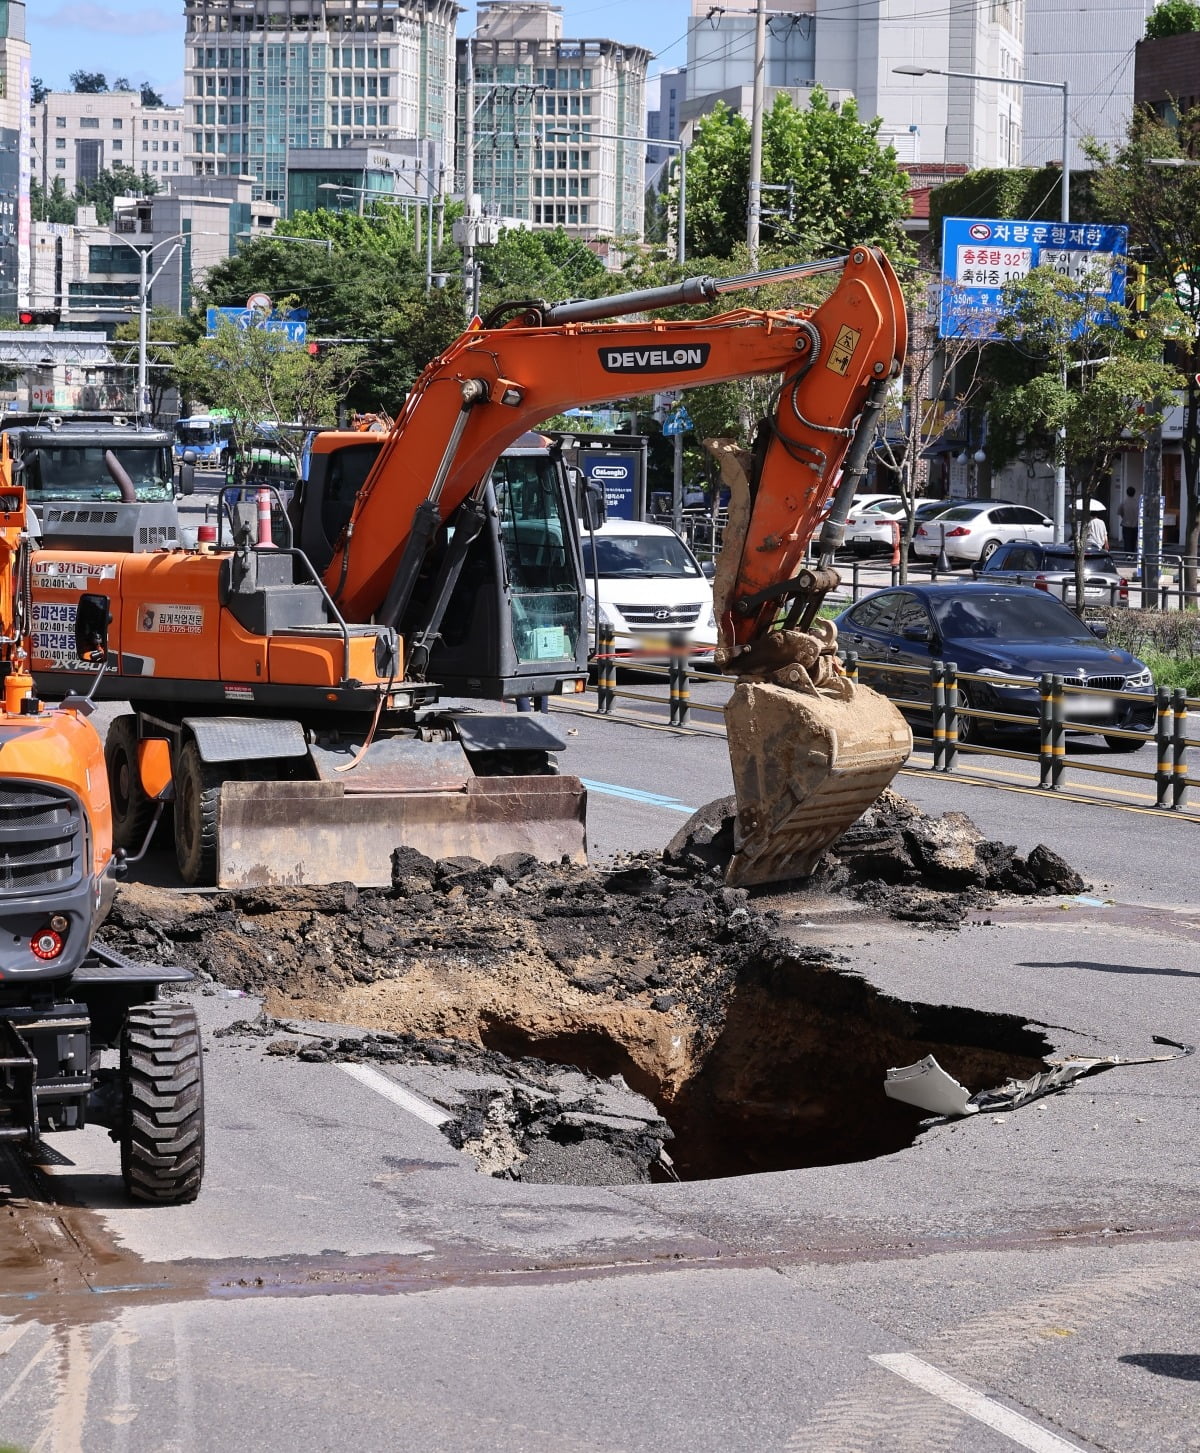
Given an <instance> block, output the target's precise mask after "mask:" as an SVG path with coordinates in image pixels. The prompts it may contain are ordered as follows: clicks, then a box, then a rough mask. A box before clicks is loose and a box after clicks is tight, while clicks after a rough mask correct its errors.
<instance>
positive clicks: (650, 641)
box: [581, 520, 717, 658]
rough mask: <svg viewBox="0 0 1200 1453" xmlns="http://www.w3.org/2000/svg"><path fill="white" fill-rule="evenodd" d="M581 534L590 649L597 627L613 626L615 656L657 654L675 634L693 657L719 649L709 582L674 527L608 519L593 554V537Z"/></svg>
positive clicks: (659, 655) (662, 652) (594, 640)
mask: <svg viewBox="0 0 1200 1453" xmlns="http://www.w3.org/2000/svg"><path fill="white" fill-rule="evenodd" d="M581 533H582V538H583V567H584V576H585V577H586V581H587V586H586V589H587V619H588V627H589V630H590V631H591V634H592V646H593V649H594V648H595V642H596V633H597V628H598V627H599V626H611V627H612V628H613V630H614V631H615V632H616V634H617V639H616V650H617V654H618V655H622V656H625V655H630V656H637V657H639V658H647V657H655V656H657V657H661V656H662V655H663V654H664V653H665V652H666V649H667V645H668V641H669V638H670V637H671V636H672V635H674V634H675V633H677V632H678V633H679V634H681V635H683V636H684V637H685V638H686V639H687V642H688V645H689V646H690V648H691V650H692V652H693V653H694V654H696V655H698V656H704V657H708V656H711V655H712V653H713V650H714V648H715V646H716V644H717V621H716V615H715V614H714V610H713V591H712V583H711V582H710V580H709V579H708V576H707V575H705V573H704V571H703V569H702V568H701V566H700V564H699V562H698V561H697V559H696V557H695V556H694V555H693V554H692V552H691V551H690V550H689V549H688V547H687V546H686V545H685V544H684V542H683V541H682V540H681V539H680V538H679V536H678V535H677V534H676V533H675V531H674V530H670V529H668V528H667V527H666V525H655V524H650V523H649V522H647V521H641V520H609V521H608V522H607V523H606V524H603V525H601V526H600V527H599V529H597V530H596V532H595V536H594V540H595V546H594V550H593V537H592V536H590V535H589V534H588V533H587V531H586V530H584V531H581ZM597 586H598V590H597ZM597 594H598V595H599V600H598V601H597Z"/></svg>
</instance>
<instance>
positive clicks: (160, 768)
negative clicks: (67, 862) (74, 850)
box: [112, 737, 175, 878]
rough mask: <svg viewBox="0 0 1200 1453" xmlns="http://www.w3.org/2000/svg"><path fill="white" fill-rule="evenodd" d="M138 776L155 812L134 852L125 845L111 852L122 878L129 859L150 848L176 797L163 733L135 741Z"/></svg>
mask: <svg viewBox="0 0 1200 1453" xmlns="http://www.w3.org/2000/svg"><path fill="white" fill-rule="evenodd" d="M137 752H138V777H139V779H140V780H141V784H142V791H143V792H145V794H146V796H147V797H149V798H150V799H151V801H152V802H153V803H154V816H153V818H151V820H150V826H149V827H148V828H147V829H146V836H145V837H144V838H143V840H142V845H141V847H140V848H139V849H138V850H137V852H136V853H127V852H126V851H125V849H124V848H121V849H119V850H118V851H117V852H116V853H114V854H113V858H112V871H113V874H114V875H115V876H116V877H118V878H123V877H124V876H125V873H126V871H127V869H128V868H129V865H130V863H137V862H140V861H141V860H142V859H143V858H144V857H145V856H146V854H147V853H148V852H149V851H150V844H151V842H152V841H153V839H154V834H155V833H156V832H157V831H158V824H159V822H160V821H161V819H162V815H163V808H165V807H166V805H167V803H168V802H173V801H174V800H175V776H174V774H173V772H172V771H171V744H170V742H168V741H167V740H166V739H165V738H164V737H144V738H143V739H142V740H141V741H140V742H139V743H138V749H137Z"/></svg>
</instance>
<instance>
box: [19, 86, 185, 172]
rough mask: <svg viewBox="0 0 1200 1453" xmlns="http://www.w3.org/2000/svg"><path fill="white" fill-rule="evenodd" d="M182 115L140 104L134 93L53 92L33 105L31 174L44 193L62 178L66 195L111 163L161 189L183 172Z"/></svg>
mask: <svg viewBox="0 0 1200 1453" xmlns="http://www.w3.org/2000/svg"><path fill="white" fill-rule="evenodd" d="M183 118H184V112H183V107H182V106H143V105H142V98H141V95H140V94H139V92H137V91H102V92H100V93H99V94H98V95H92V94H90V93H84V92H78V91H51V92H49V94H48V95H47V96H46V99H45V100H44V101H39V102H37V103H36V105H34V106H33V108H32V119H33V149H32V162H33V175H34V176H35V177H36V178H37V181H38V185H39V186H41V187H42V188H43V190H45V191H49V190H50V189H51V188H52V187H53V186H54V183H55V182H56V181H60V180H61V182H62V184H63V186H64V187H65V188H66V189H67V195H68V196H74V194H75V187H76V184H77V183H79V182H83V183H85V184H86V183H88V182H94V181H95V180H96V178H97V177H98V176H99V175H100V173H101V172H102V171H111V170H112V169H113V167H115V166H127V167H132V168H133V169H134V170H135V171H139V172H145V173H147V175H149V176H152V177H153V178H154V179H155V181H157V182H158V183H159V185H160V186H164V187H165V186H166V185H167V184H168V182H169V180H170V178H171V177H173V176H174V177H178V176H180V175H181V174H186V171H187V168H186V166H185V164H184V156H183V143H184V133H183Z"/></svg>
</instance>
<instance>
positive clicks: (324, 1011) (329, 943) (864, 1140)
mask: <svg viewBox="0 0 1200 1453" xmlns="http://www.w3.org/2000/svg"><path fill="white" fill-rule="evenodd" d="M730 832H731V829H730V826H729V823H728V821H727V818H726V816H725V813H724V805H723V804H714V805H713V808H712V809H710V810H708V811H707V812H706V813H704V814H698V815H697V820H693V822H691V823H689V824H688V827H687V828H686V829H685V831H684V832H683V833H682V834H680V835H679V837H678V838H677V839H676V840H675V841H674V842H673V843H672V844H671V845H670V847H669V848H668V849H667V850H666V852H665V853H663V854H661V855H648V854H647V855H641V856H638V857H635V858H631V859H629V860H627V861H623V862H622V863H620V864H618V865H617V866H616V867H613V868H608V869H596V868H579V867H574V866H567V865H564V866H561V867H546V866H544V865H541V864H538V863H537V862H535V861H534V860H533V859H532V858H530V857H528V856H527V855H523V854H512V855H508V856H506V857H503V858H499V859H497V860H496V862H495V863H493V864H491V865H490V866H487V865H484V864H482V863H479V862H476V861H475V860H473V859H443V860H441V861H439V862H436V863H435V862H432V861H431V860H429V859H428V858H425V857H423V856H422V855H421V854H419V853H416V852H414V851H412V850H411V849H398V850H397V851H396V853H395V855H394V862H393V882H392V887H391V889H371V890H358V889H355V888H352V887H349V886H347V885H338V886H335V887H328V888H281V889H264V890H254V891H244V892H240V893H236V894H235V893H220V894H216V895H187V894H179V893H176V892H171V891H167V890H162V889H156V888H151V887H147V886H145V885H136V884H135V885H130V886H127V887H123V888H122V889H121V891H120V893H119V895H118V899H117V903H116V905H115V907H114V910H113V913H112V916H111V918H110V920H109V922H108V925H107V926H106V929H105V937H106V938H107V939H108V940H109V941H110V942H112V943H114V944H115V945H116V946H117V947H119V948H122V949H124V950H126V951H128V952H131V953H134V954H136V955H138V956H141V957H159V958H164V957H165V958H168V959H171V960H174V961H178V962H183V963H185V964H187V965H188V966H190V967H193V968H195V969H197V970H199V971H200V972H201V973H202V974H203V975H205V976H208V977H211V978H212V979H213V980H216V981H219V982H220V983H222V984H225V985H228V986H230V987H235V988H240V989H244V990H247V991H250V992H253V993H257V994H262V995H263V996H264V998H265V1003H266V1010H267V1013H268V1014H269V1015H276V1016H278V1015H288V1016H297V1017H302V1018H309V1019H321V1020H336V1021H340V1022H343V1023H346V1024H355V1025H359V1026H363V1027H365V1028H367V1029H371V1030H377V1031H384V1032H385V1033H386V1035H387V1036H388V1038H386V1039H383V1040H377V1041H376V1047H377V1050H378V1048H379V1047H382V1048H384V1049H386V1050H387V1053H386V1054H385V1055H383V1056H382V1057H384V1058H388V1057H392V1058H397V1057H402V1056H403V1055H409V1056H417V1057H424V1060H425V1062H430V1061H429V1059H428V1056H429V1054H430V1052H431V1050H430V1046H431V1045H432V1053H433V1054H434V1055H435V1056H436V1055H437V1054H439V1053H442V1054H444V1053H447V1052H449V1051H447V1050H446V1048H445V1042H447V1041H450V1042H457V1043H458V1044H462V1045H466V1046H476V1047H478V1048H482V1049H484V1050H488V1051H498V1052H499V1053H500V1054H501V1055H504V1056H513V1057H520V1058H521V1059H522V1060H523V1061H524V1062H526V1063H527V1057H529V1056H534V1057H536V1058H538V1059H540V1060H543V1061H549V1062H552V1063H554V1064H559V1065H563V1064H566V1065H574V1066H578V1067H580V1068H582V1069H584V1070H586V1071H588V1072H590V1073H591V1074H592V1075H594V1076H598V1077H601V1078H605V1079H606V1078H608V1077H611V1076H614V1075H620V1076H621V1077H622V1078H623V1079H624V1081H625V1082H626V1083H627V1084H628V1085H629V1086H630V1087H632V1088H633V1089H634V1090H635V1091H638V1092H640V1093H641V1094H644V1095H646V1096H648V1097H649V1098H650V1099H651V1100H652V1101H653V1102H654V1104H655V1105H656V1106H657V1107H658V1108H659V1110H660V1111H661V1112H662V1113H663V1114H664V1115H665V1116H666V1118H667V1119H668V1120H669V1122H670V1125H671V1128H672V1129H673V1131H674V1133H675V1137H676V1139H675V1142H674V1144H673V1146H672V1151H671V1153H672V1155H673V1156H674V1157H675V1160H676V1162H677V1164H678V1166H679V1168H680V1173H681V1174H683V1175H688V1176H697V1175H714V1174H718V1175H719V1174H731V1173H737V1172H741V1171H745V1170H768V1169H778V1168H781V1167H783V1166H795V1165H797V1164H815V1163H822V1162H828V1161H837V1160H848V1159H858V1158H861V1157H862V1156H864V1155H875V1154H880V1153H884V1152H886V1151H888V1150H893V1149H898V1148H900V1147H901V1146H902V1145H904V1144H906V1143H908V1142H909V1141H910V1140H911V1138H912V1135H913V1133H914V1131H915V1126H916V1121H917V1117H916V1116H915V1114H914V1113H913V1112H911V1111H910V1110H909V1109H908V1108H907V1107H904V1106H900V1105H896V1104H894V1103H893V1102H890V1101H886V1100H884V1098H883V1095H882V1090H881V1085H882V1080H883V1074H884V1071H885V1069H886V1068H888V1067H889V1066H890V1065H895V1064H901V1063H908V1062H910V1061H912V1060H914V1059H917V1058H920V1057H921V1056H922V1055H924V1054H929V1053H934V1054H936V1055H937V1057H938V1060H939V1062H940V1063H941V1064H942V1065H943V1066H945V1068H946V1069H948V1070H949V1071H950V1072H951V1073H952V1074H954V1075H955V1076H956V1077H957V1078H958V1079H960V1080H961V1081H962V1082H963V1083H965V1084H967V1085H968V1086H969V1087H970V1088H972V1089H978V1088H983V1087H984V1086H985V1085H987V1084H993V1083H994V1084H998V1083H1000V1082H1001V1081H1002V1080H1004V1079H1005V1078H1007V1077H1008V1076H1009V1075H1011V1074H1031V1073H1034V1072H1036V1071H1037V1070H1038V1069H1039V1068H1041V1063H1040V1057H1041V1056H1042V1055H1043V1054H1044V1053H1045V1052H1046V1050H1047V1048H1048V1046H1047V1045H1046V1043H1045V1041H1044V1040H1043V1039H1042V1037H1041V1036H1040V1035H1038V1034H1035V1033H1033V1032H1031V1031H1029V1030H1027V1029H1025V1028H1024V1027H1023V1025H1022V1024H1021V1022H1020V1021H1019V1020H1017V1019H1015V1018H1014V1019H1004V1018H1000V1017H998V1016H988V1015H980V1014H973V1013H969V1012H967V1011H957V1010H946V1009H936V1008H932V1007H930V1006H921V1005H911V1004H903V1003H901V1002H899V1001H897V1000H892V999H889V998H887V997H886V996H884V995H881V994H879V993H878V992H877V991H876V990H874V989H873V988H872V987H871V986H870V985H868V984H866V983H865V982H864V981H862V980H861V979H859V978H858V977H857V976H856V975H854V974H852V973H850V972H848V971H847V969H846V968H845V967H844V962H845V961H844V960H841V959H840V958H839V957H838V956H837V955H834V954H831V953H830V952H829V951H827V950H824V949H818V948H806V947H804V946H798V945H797V944H795V943H793V942H789V941H787V940H785V939H784V938H783V937H782V935H781V934H780V932H779V929H778V920H777V915H775V914H774V913H773V911H772V909H771V906H770V905H771V898H770V895H769V894H760V895H758V896H757V897H756V898H754V899H751V898H750V897H749V895H747V893H746V892H745V891H743V890H739V889H730V888H727V887H726V886H725V885H724V883H723V881H722V878H721V868H722V866H723V863H724V861H725V858H726V857H727V851H728V845H729V843H730V842H731V837H730ZM723 855H724V856H723ZM1082 887H1083V883H1082V880H1081V879H1079V877H1078V875H1077V874H1075V873H1074V872H1073V870H1072V869H1071V868H1070V867H1069V866H1068V865H1067V864H1066V863H1064V862H1063V861H1062V859H1060V858H1058V857H1057V856H1056V855H1055V854H1053V853H1051V852H1050V851H1049V850H1048V849H1044V848H1037V849H1035V850H1034V851H1033V852H1032V853H1030V854H1029V856H1028V858H1022V857H1020V856H1019V855H1017V854H1016V853H1015V851H1014V850H1013V849H1012V848H1009V847H1006V846H1005V845H1004V844H1001V843H994V842H988V841H986V840H985V839H984V838H983V836H982V834H981V833H980V832H979V831H978V829H977V828H975V827H974V825H973V824H972V823H971V822H970V820H969V819H967V818H966V817H964V816H963V815H962V814H958V813H951V814H947V815H946V816H945V817H943V818H938V819H931V818H929V817H927V816H925V815H924V814H923V813H921V812H920V810H919V809H917V808H916V807H914V806H913V805H912V804H910V803H908V802H906V801H905V800H904V799H903V798H900V797H898V796H897V795H896V794H894V793H891V792H888V793H885V794H884V796H883V797H882V798H881V799H880V801H879V803H877V804H876V806H875V807H873V808H872V809H871V810H870V811H869V812H868V813H867V814H866V815H865V816H864V817H863V818H862V819H861V820H860V821H859V822H858V823H857V824H856V825H855V826H854V827H853V828H852V829H851V830H850V831H849V832H848V833H847V834H846V835H845V836H844V837H843V838H842V839H841V840H840V841H839V842H838V844H837V845H836V846H835V849H834V850H833V851H832V852H831V853H829V854H827V855H826V858H825V859H824V860H823V861H822V863H821V865H820V866H819V868H818V871H817V873H815V874H814V875H813V878H812V879H810V880H808V883H807V885H806V886H805V888H804V890H803V891H809V892H811V893H813V894H819V895H827V894H829V893H830V892H839V893H844V894H850V895H853V896H854V897H856V898H858V899H861V900H862V901H864V902H865V903H866V904H868V905H869V906H870V907H871V908H872V909H873V910H875V911H882V912H887V913H890V914H892V915H894V916H896V917H901V918H908V919H915V920H917V921H920V922H922V923H924V924H929V925H932V926H934V927H947V928H952V927H957V926H958V924H959V923H960V922H961V919H962V917H963V915H964V913H965V912H967V911H968V910H970V909H978V908H979V907H981V906H984V905H985V904H986V903H988V902H989V901H990V895H991V894H992V893H994V892H996V891H1003V892H1009V893H1012V892H1017V893H1033V894H1039V893H1052V892H1078V891H1079V890H1080V889H1082ZM354 1044H356V1045H358V1046H359V1049H358V1050H355V1049H354V1048H353V1046H348V1045H341V1044H337V1043H334V1042H332V1041H330V1042H328V1043H327V1044H326V1045H323V1046H319V1047H318V1048H319V1049H320V1052H321V1055H322V1056H329V1055H336V1056H339V1057H345V1056H347V1055H348V1054H352V1053H361V1052H362V1050H361V1045H362V1041H361V1040H358V1041H354ZM439 1045H440V1046H441V1047H440V1048H439ZM372 1052H376V1051H372ZM534 1073H535V1074H536V1073H537V1071H536V1070H535V1072H534ZM518 1078H522V1079H523V1080H524V1081H526V1082H528V1080H529V1075H528V1073H526V1072H525V1070H524V1067H523V1066H522V1067H520V1073H519V1075H518ZM488 1103H490V1102H488ZM477 1108H478V1110H479V1114H480V1115H481V1116H482V1117H483V1118H484V1120H486V1116H487V1110H488V1104H487V1103H483V1102H480V1105H479V1106H478V1107H477ZM527 1110H528V1106H526V1107H525V1109H522V1107H521V1105H519V1104H518V1103H517V1102H516V1101H512V1102H511V1103H510V1105H509V1110H508V1121H509V1123H510V1124H512V1123H515V1121H517V1120H519V1119H520V1118H521V1116H522V1115H523V1114H525V1113H526V1111H527ZM534 1118H536V1117H534ZM484 1128H485V1127H484V1126H483V1123H482V1121H481V1123H480V1125H477V1126H476V1127H475V1132H471V1130H470V1127H468V1129H467V1130H465V1131H464V1132H463V1134H464V1135H466V1136H467V1137H468V1138H469V1137H470V1134H471V1133H475V1137H476V1139H478V1138H479V1136H480V1135H482V1134H483V1132H484ZM535 1138H536V1136H535ZM524 1153H525V1154H528V1149H527V1148H526V1150H525V1151H524ZM509 1169H511V1166H510V1167H509Z"/></svg>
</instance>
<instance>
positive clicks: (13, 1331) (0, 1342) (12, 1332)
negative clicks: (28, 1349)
mask: <svg viewBox="0 0 1200 1453" xmlns="http://www.w3.org/2000/svg"><path fill="white" fill-rule="evenodd" d="M28 1331H29V1323H28V1322H21V1323H20V1324H18V1325H17V1326H12V1327H3V1328H0V1357H6V1356H7V1355H8V1354H9V1353H10V1352H11V1351H12V1350H13V1348H14V1347H15V1346H16V1345H17V1343H18V1342H19V1341H20V1340H21V1338H22V1337H24V1335H25V1333H26V1332H28Z"/></svg>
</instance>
